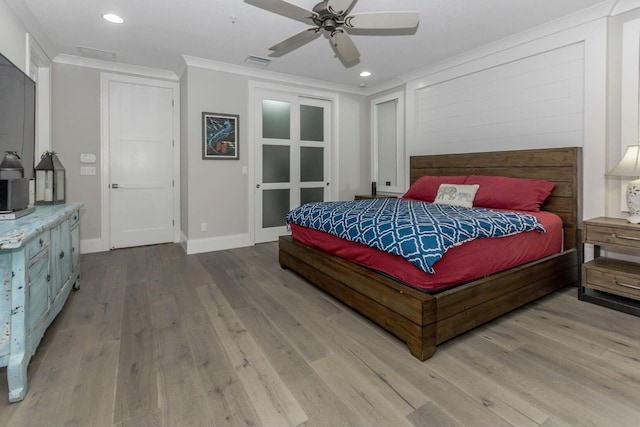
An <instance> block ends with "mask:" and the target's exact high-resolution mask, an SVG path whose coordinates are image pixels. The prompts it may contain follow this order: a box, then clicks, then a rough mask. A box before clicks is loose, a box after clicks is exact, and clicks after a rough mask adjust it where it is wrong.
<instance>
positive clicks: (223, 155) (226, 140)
mask: <svg viewBox="0 0 640 427" xmlns="http://www.w3.org/2000/svg"><path fill="white" fill-rule="evenodd" d="M239 135H240V116H239V115H238V114H219V113H205V112H203V113H202V159H203V160H215V159H219V160H239V159H240V139H239Z"/></svg>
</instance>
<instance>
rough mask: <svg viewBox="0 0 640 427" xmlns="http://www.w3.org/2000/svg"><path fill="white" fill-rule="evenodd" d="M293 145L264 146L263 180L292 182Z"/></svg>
mask: <svg viewBox="0 0 640 427" xmlns="http://www.w3.org/2000/svg"><path fill="white" fill-rule="evenodd" d="M290 151H291V147H289V146H287V145H263V146H262V182H263V183H271V182H291V154H290Z"/></svg>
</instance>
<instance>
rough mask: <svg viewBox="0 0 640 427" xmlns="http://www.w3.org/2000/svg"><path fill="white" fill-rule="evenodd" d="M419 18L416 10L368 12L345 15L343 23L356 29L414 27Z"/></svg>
mask: <svg viewBox="0 0 640 427" xmlns="http://www.w3.org/2000/svg"><path fill="white" fill-rule="evenodd" d="M419 20H420V15H419V14H418V12H369V13H356V14H354V15H349V16H347V17H346V18H345V21H344V25H345V26H346V27H349V28H357V29H366V30H377V29H382V30H385V29H396V28H415V27H417V26H418V22H419Z"/></svg>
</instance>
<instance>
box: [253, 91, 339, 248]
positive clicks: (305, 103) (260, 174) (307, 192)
mask: <svg viewBox="0 0 640 427" xmlns="http://www.w3.org/2000/svg"><path fill="white" fill-rule="evenodd" d="M254 102H255V103H256V105H255V106H254V108H255V110H254V111H257V112H258V114H257V117H256V123H255V126H256V128H255V131H254V134H255V135H256V145H255V147H256V153H255V154H256V163H255V165H256V166H255V177H256V185H255V190H256V192H255V206H256V209H255V212H256V217H255V240H256V243H260V242H270V241H274V240H277V239H278V237H279V236H281V235H283V234H287V229H286V222H285V218H286V215H287V212H289V211H290V210H291V209H293V208H295V207H297V206H300V205H301V204H304V203H309V202H315V201H328V200H330V198H331V188H330V185H331V183H330V177H331V102H330V101H327V100H322V99H313V98H306V97H301V96H295V95H289V94H283V93H278V92H274V91H268V90H257V91H256V97H255V101H254Z"/></svg>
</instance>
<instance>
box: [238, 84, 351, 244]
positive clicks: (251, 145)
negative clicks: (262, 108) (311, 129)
mask: <svg viewBox="0 0 640 427" xmlns="http://www.w3.org/2000/svg"><path fill="white" fill-rule="evenodd" d="M259 89H261V90H271V91H276V92H282V93H286V94H290V95H296V96H303V97H307V98H318V99H324V100H326V101H329V102H331V111H332V117H331V140H332V146H331V151H332V157H333V163H332V165H331V181H330V182H331V185H330V187H331V200H337V199H338V190H339V188H340V182H339V179H340V174H339V169H340V156H339V152H340V138H339V135H340V132H339V131H338V130H339V129H340V122H339V117H340V116H339V111H340V107H339V104H340V103H339V96H338V94H337V93H331V92H323V91H319V90H314V89H307V88H298V87H291V86H283V85H278V84H273V83H265V82H259V81H254V80H249V99H248V100H247V102H248V104H249V112H248V113H249V117H248V120H247V123H249V124H250V125H249V126H248V132H247V134H248V141H247V152H248V153H252V155H250V156H249V159H248V162H247V167H248V168H249V171H248V172H249V174H248V180H247V182H248V185H249V187H248V192H247V193H248V197H249V200H248V204H247V205H248V208H249V211H248V216H249V218H248V227H249V228H248V229H249V239H250V241H251V242H252V244H254V243H255V241H256V240H255V239H256V236H255V214H256V211H255V209H256V206H255V191H254V190H255V186H256V176H255V166H256V165H255V156H254V155H253V153H254V152H255V149H256V148H255V140H256V135H255V132H254V127H253V126H251V123H255V120H256V119H255V117H256V114H258V113H259V112H257V111H255V108H254V105H255V96H256V91H257V90H259Z"/></svg>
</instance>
